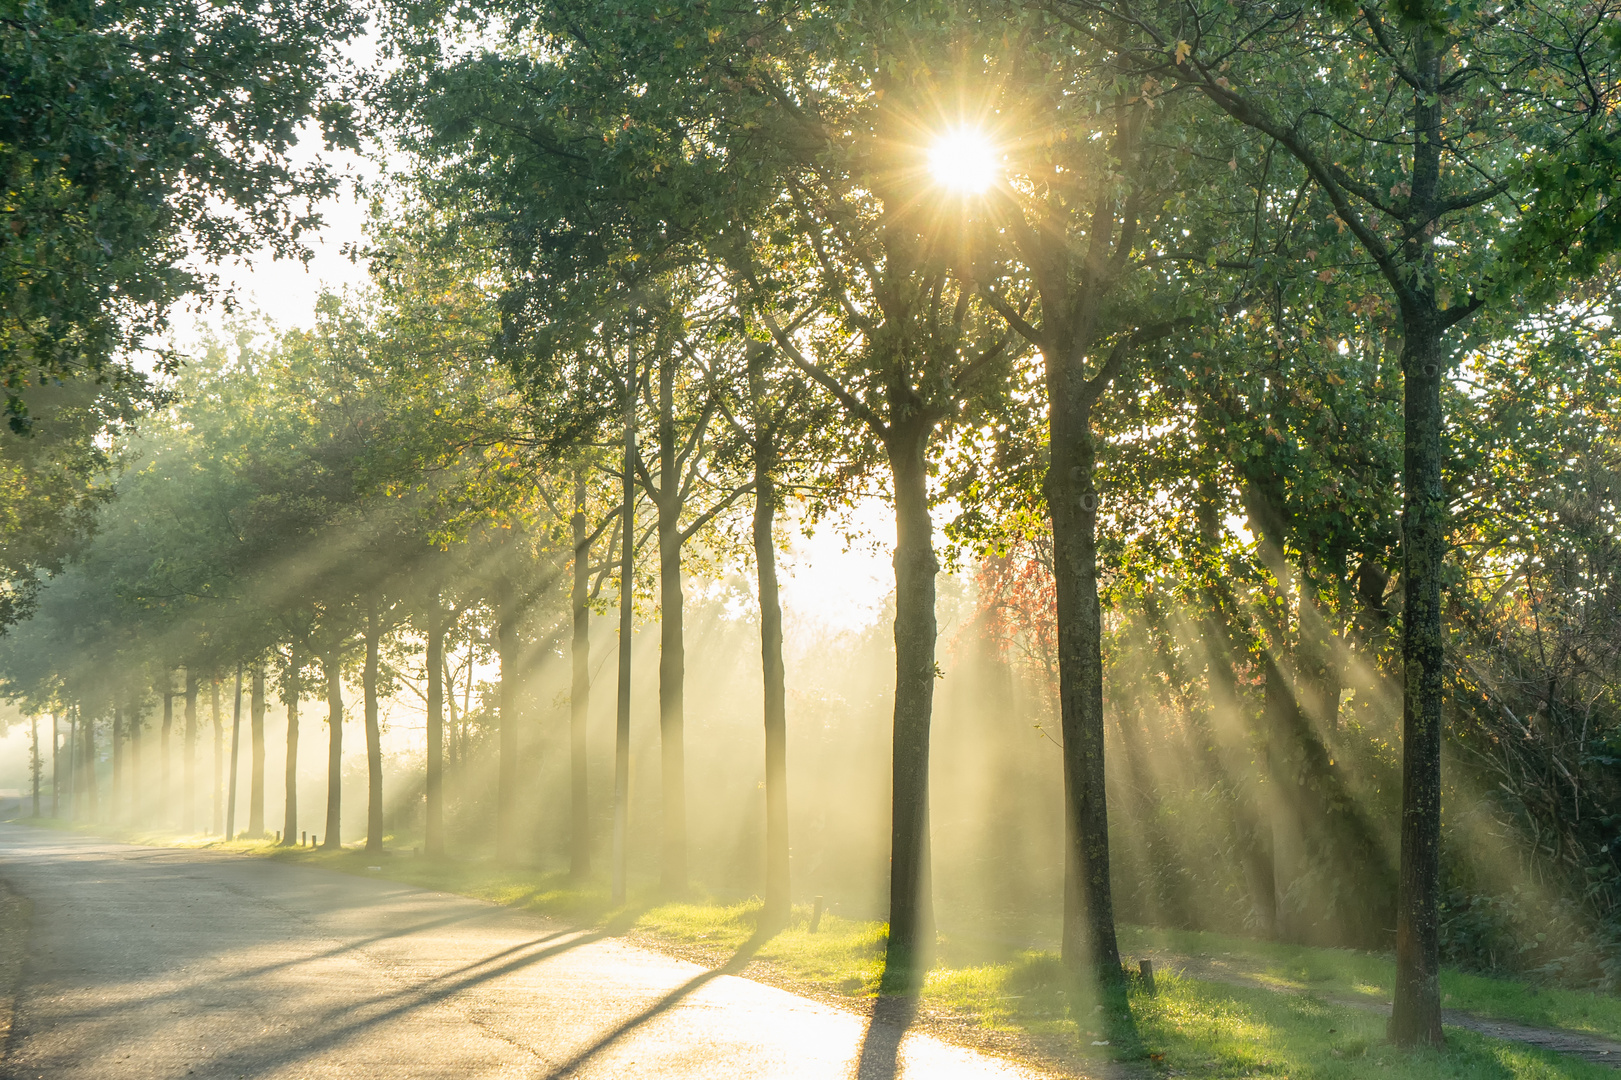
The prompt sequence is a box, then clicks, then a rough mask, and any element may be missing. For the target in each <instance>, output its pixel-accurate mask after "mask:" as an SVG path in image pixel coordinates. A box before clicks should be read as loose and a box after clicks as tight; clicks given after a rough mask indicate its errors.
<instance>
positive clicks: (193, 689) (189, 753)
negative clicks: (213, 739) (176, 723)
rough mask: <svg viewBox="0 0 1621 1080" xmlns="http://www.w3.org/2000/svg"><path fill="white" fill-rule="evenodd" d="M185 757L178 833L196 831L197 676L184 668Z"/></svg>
mask: <svg viewBox="0 0 1621 1080" xmlns="http://www.w3.org/2000/svg"><path fill="white" fill-rule="evenodd" d="M184 742H185V747H184V753H185V757H184V758H183V759H182V760H181V762H180V781H181V784H182V786H184V788H185V791H184V793H183V796H184V799H185V801H184V803H182V805H181V807H180V831H181V832H183V833H186V834H188V835H189V834H191V833H194V832H196V831H197V676H196V674H195V673H193V671H192V670H191V666H190V665H189V664H188V665H187V666H186V732H185V739H184Z"/></svg>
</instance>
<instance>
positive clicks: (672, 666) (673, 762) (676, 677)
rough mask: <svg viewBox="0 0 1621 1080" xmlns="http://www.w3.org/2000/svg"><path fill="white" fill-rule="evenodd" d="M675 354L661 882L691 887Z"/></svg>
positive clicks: (662, 537)
mask: <svg viewBox="0 0 1621 1080" xmlns="http://www.w3.org/2000/svg"><path fill="white" fill-rule="evenodd" d="M675 369H676V359H675V356H674V354H673V353H670V354H666V355H665V357H664V359H663V362H662V363H660V364H659V427H658V440H659V491H658V538H659V764H660V779H661V781H662V784H663V788H662V794H663V802H664V807H663V809H664V814H663V826H664V827H663V836H662V840H663V844H662V850H661V853H660V854H661V858H660V871H661V875H660V876H661V884H662V886H663V888H664V892H665V893H666V894H667V895H679V894H681V893H684V892H686V889H687V766H686V731H685V729H686V680H687V657H686V641H685V635H684V633H683V631H684V627H683V624H682V616H683V606H684V605H683V603H682V601H683V599H684V598H683V596H682V589H681V502H682V499H681V476H680V469H679V466H678V464H677V462H676V449H675V443H676V439H675Z"/></svg>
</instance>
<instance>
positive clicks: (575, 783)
mask: <svg viewBox="0 0 1621 1080" xmlns="http://www.w3.org/2000/svg"><path fill="white" fill-rule="evenodd" d="M584 504H585V480H584V479H583V478H582V477H579V476H576V477H575V480H574V514H573V516H572V517H570V519H569V532H570V534H571V539H572V540H573V541H574V583H573V586H572V589H571V591H570V595H569V602H570V607H571V608H572V609H573V616H574V638H573V641H572V643H571V644H570V646H569V660H570V664H571V667H572V670H571V671H570V673H569V675H570V677H569V698H568V741H569V860H568V863H569V876H570V877H572V878H574V879H575V880H576V881H583V880H584V879H585V878H587V877H589V876H590V874H591V803H590V799H589V797H588V792H587V790H586V784H587V782H588V773H587V769H586V766H587V764H588V762H587V760H586V721H587V719H588V718H589V716H590V712H591V607H590V603H589V601H590V599H591V596H590V587H591V545H590V541H589V540H588V539H587V535H586V520H585V510H584Z"/></svg>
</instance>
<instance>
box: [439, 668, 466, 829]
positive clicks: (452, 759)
mask: <svg viewBox="0 0 1621 1080" xmlns="http://www.w3.org/2000/svg"><path fill="white" fill-rule="evenodd" d="M468 647H469V649H471V645H469V646H468ZM469 666H471V664H469ZM444 681H445V710H446V712H447V713H448V714H449V715H448V716H447V717H446V719H447V720H449V722H450V730H449V731H447V732H445V782H446V784H447V785H449V784H450V783H453V782H454V781H455V778H456V775H457V770H458V769H459V768H460V767H461V760H462V752H461V747H460V736H459V735H458V732H459V731H460V730H461V722H460V720H458V719H457V712H456V678H455V676H454V675H453V674H451V671H450V661H449V660H446V661H445V664H444ZM445 798H446V799H449V798H450V792H449V790H448V787H447V791H446V794H445Z"/></svg>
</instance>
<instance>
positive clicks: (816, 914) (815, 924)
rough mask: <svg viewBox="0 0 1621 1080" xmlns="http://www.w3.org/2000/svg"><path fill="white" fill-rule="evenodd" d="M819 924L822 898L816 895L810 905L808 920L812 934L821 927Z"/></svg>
mask: <svg viewBox="0 0 1621 1080" xmlns="http://www.w3.org/2000/svg"><path fill="white" fill-rule="evenodd" d="M821 925H822V898H821V897H820V896H818V897H817V898H816V902H815V903H813V904H812V905H811V921H810V928H809V932H810V933H812V934H814V933H816V931H817V930H818V929H820V928H821Z"/></svg>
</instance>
